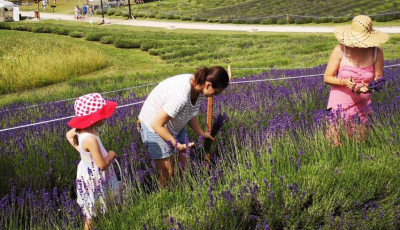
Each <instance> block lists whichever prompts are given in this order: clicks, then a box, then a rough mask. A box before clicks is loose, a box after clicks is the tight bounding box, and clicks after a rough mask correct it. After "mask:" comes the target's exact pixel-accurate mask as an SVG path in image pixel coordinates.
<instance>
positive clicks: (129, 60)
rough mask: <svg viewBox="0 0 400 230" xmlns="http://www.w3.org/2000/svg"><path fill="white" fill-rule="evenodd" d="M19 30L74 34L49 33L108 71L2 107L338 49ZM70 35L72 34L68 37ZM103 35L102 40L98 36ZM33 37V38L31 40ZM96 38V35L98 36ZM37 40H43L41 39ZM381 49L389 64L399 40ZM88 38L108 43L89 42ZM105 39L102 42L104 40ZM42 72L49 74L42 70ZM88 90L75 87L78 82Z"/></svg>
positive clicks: (75, 26)
mask: <svg viewBox="0 0 400 230" xmlns="http://www.w3.org/2000/svg"><path fill="white" fill-rule="evenodd" d="M2 25H8V26H11V27H12V28H14V29H19V30H22V29H23V30H32V28H38V27H43V28H47V29H49V30H50V31H52V32H53V33H59V34H69V35H71V36H72V35H73V34H76V33H79V34H81V35H82V36H84V37H83V38H73V37H70V36H68V35H65V36H62V35H56V34H46V36H48V39H49V40H68V41H71V43H77V44H81V45H82V46H84V47H87V46H89V47H93V49H94V50H98V52H99V53H101V54H103V55H104V56H105V59H106V66H105V67H104V68H102V69H101V70H97V71H94V72H91V73H87V74H83V75H81V76H76V77H74V78H73V79H69V80H66V81H64V82H62V83H59V84H54V85H52V86H47V87H42V88H35V89H33V90H28V91H24V92H18V93H15V94H7V95H2V96H1V97H0V99H1V100H0V101H1V103H0V104H1V105H4V104H9V103H11V102H17V101H21V102H26V101H29V102H35V101H47V100H50V98H51V99H52V100H58V99H65V98H71V97H76V96H79V95H82V94H84V93H89V92H93V91H97V92H103V91H108V90H114V89H119V88H125V87H130V86H134V85H138V84H143V83H148V82H154V81H159V80H161V79H164V78H166V77H169V76H172V75H174V74H179V73H191V72H194V71H195V69H196V68H198V67H200V66H211V65H221V66H224V67H227V65H228V64H231V65H232V67H233V68H234V69H233V76H234V77H242V76H244V75H248V74H253V73H259V72H261V71H262V70H243V69H235V68H240V67H268V68H271V67H273V68H306V67H314V66H317V65H322V64H325V63H326V62H327V59H328V57H329V54H330V52H331V50H332V49H333V47H334V46H335V45H336V44H338V42H337V41H336V39H335V38H334V36H333V34H298V33H293V34H290V33H246V32H223V31H195V30H160V29H155V28H141V27H130V26H118V25H111V26H107V27H102V26H97V25H90V24H87V23H82V22H62V23H60V22H59V21H52V20H49V21H40V22H20V23H7V24H2ZM67 32H68V33H67ZM2 33H3V34H4V35H12V36H16V37H20V39H22V38H24V39H26V40H29V42H31V43H35V44H36V43H37V44H39V43H40V42H41V41H40V39H39V38H40V35H35V34H32V33H31V32H18V31H2ZM99 34H100V36H98V35H99ZM27 35H29V36H27ZM94 35H96V36H94ZM38 36H39V37H38ZM390 36H391V39H390V40H389V41H388V42H387V43H386V44H384V45H383V46H382V48H383V50H384V51H385V59H397V58H399V55H398V53H399V51H400V45H399V44H400V36H399V35H390ZM89 37H90V38H91V39H92V38H94V37H95V38H96V39H95V40H100V41H101V39H102V38H103V37H104V38H105V39H107V40H108V41H109V42H107V43H109V44H102V43H101V42H98V41H87V39H89ZM105 39H103V41H104V40H105ZM121 40H122V42H124V41H125V42H126V43H129V44H137V45H135V46H134V47H138V48H135V49H120V48H116V47H115V45H116V44H113V43H115V41H120V42H121ZM43 71H47V70H45V69H43ZM82 82H83V83H84V84H85V86H86V87H84V88H82V87H76V85H77V84H78V83H79V84H81V83H82Z"/></svg>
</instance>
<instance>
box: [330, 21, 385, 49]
mask: <svg viewBox="0 0 400 230" xmlns="http://www.w3.org/2000/svg"><path fill="white" fill-rule="evenodd" d="M333 33H334V34H335V37H336V39H337V40H338V41H339V42H340V43H341V44H343V45H345V46H348V47H358V48H368V47H375V46H379V45H381V44H383V43H385V42H387V40H388V39H389V35H388V34H386V33H383V32H381V31H379V30H372V31H371V32H365V33H360V32H355V31H352V30H351V26H336V27H335V29H334V32H333Z"/></svg>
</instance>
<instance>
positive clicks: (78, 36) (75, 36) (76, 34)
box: [69, 31, 85, 38]
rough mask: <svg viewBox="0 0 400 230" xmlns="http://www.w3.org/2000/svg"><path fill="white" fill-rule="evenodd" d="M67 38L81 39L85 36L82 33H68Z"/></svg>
mask: <svg viewBox="0 0 400 230" xmlns="http://www.w3.org/2000/svg"><path fill="white" fill-rule="evenodd" d="M69 36H71V37H73V38H83V37H84V36H85V33H84V32H82V31H72V32H71V33H69Z"/></svg>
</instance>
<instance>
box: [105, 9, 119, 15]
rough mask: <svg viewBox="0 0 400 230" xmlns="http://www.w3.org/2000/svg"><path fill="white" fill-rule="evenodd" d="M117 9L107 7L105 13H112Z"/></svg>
mask: <svg viewBox="0 0 400 230" xmlns="http://www.w3.org/2000/svg"><path fill="white" fill-rule="evenodd" d="M115 12H117V10H116V9H115V8H108V9H107V14H108V15H114V14H115Z"/></svg>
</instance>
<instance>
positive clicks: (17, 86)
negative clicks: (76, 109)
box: [0, 31, 106, 94]
mask: <svg viewBox="0 0 400 230" xmlns="http://www.w3.org/2000/svg"><path fill="white" fill-rule="evenodd" d="M26 35H27V34H26V33H22V32H17V33H9V32H6V31H0V36H4V38H3V40H2V42H1V43H0V50H2V52H1V55H0V57H1V59H0V93H1V94H7V93H11V92H16V91H21V90H26V89H32V88H39V87H43V86H46V85H50V84H54V83H58V82H62V81H65V80H68V79H71V78H74V77H77V76H81V75H83V74H87V73H90V72H93V71H96V70H98V69H101V68H103V67H104V66H105V65H106V56H105V55H104V54H102V53H101V52H99V51H98V50H94V49H92V48H91V47H90V46H89V45H88V44H85V43H80V42H77V41H74V40H71V39H69V38H67V37H57V38H56V39H54V37H51V36H46V35H45V34H35V33H32V34H29V37H28V38H27V36H26Z"/></svg>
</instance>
